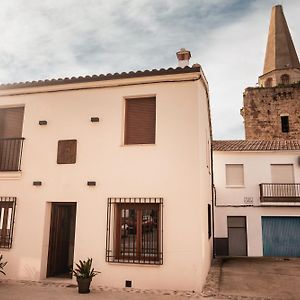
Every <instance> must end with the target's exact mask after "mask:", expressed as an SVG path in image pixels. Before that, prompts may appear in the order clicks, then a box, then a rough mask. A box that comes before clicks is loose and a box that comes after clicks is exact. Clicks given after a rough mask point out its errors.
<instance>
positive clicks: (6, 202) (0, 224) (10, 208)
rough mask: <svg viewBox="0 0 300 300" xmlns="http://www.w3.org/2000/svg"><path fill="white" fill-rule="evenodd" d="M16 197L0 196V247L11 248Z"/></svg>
mask: <svg viewBox="0 0 300 300" xmlns="http://www.w3.org/2000/svg"><path fill="white" fill-rule="evenodd" d="M15 208H16V198H15V197H0V248H11V246H12V239H13V226H14V219H15Z"/></svg>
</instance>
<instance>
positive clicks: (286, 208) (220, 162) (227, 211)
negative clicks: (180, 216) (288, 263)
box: [213, 151, 300, 256]
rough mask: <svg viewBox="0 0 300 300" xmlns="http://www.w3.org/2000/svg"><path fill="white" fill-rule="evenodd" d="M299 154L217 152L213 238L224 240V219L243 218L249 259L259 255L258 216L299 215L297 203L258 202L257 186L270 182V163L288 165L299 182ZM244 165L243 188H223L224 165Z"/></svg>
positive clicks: (260, 250) (286, 152)
mask: <svg viewBox="0 0 300 300" xmlns="http://www.w3.org/2000/svg"><path fill="white" fill-rule="evenodd" d="M299 156H300V152H299V151H273V152H270V151H261V152H239V153H238V152H218V151H215V152H214V154H213V157H214V176H215V177H214V184H215V187H216V199H215V203H216V208H215V237H217V238H222V237H228V232H227V216H246V223H247V224H246V227H247V239H248V242H247V247H248V255H249V256H262V255H263V245H262V225H261V217H262V216H300V205H299V202H289V203H282V202H277V203H268V204H266V203H261V201H260V191H259V184H260V183H272V178H271V164H292V165H293V169H294V181H295V183H299V182H300V166H299V164H298V157H299ZM226 164H243V165H244V185H243V186H226V175H225V165H226Z"/></svg>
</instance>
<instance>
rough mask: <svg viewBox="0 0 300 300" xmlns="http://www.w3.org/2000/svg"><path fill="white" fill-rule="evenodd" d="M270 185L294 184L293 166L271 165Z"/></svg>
mask: <svg viewBox="0 0 300 300" xmlns="http://www.w3.org/2000/svg"><path fill="white" fill-rule="evenodd" d="M271 176H272V183H294V182H295V179H294V166H293V165H292V164H286V165H283V164H276V165H275V164H274V165H271Z"/></svg>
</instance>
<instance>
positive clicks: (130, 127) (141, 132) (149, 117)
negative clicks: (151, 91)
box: [124, 97, 156, 145]
mask: <svg viewBox="0 0 300 300" xmlns="http://www.w3.org/2000/svg"><path fill="white" fill-rule="evenodd" d="M155 125H156V98H155V97H146V98H133V99H131V98H130V99H126V100H125V132H124V144H125V145H132V144H155V130H156V126H155Z"/></svg>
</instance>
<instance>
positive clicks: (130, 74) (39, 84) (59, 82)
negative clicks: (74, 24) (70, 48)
mask: <svg viewBox="0 0 300 300" xmlns="http://www.w3.org/2000/svg"><path fill="white" fill-rule="evenodd" d="M200 71H201V66H200V65H199V64H194V65H193V66H192V67H189V66H186V67H184V68H180V67H177V68H168V69H159V70H158V69H153V70H144V71H136V72H133V71H131V72H127V73H126V72H122V73H114V74H111V73H108V74H100V75H92V76H79V77H71V78H69V77H66V78H59V79H46V80H38V81H26V82H16V83H8V84H0V90H9V89H19V88H29V87H43V86H51V85H62V84H72V83H73V84H74V83H84V82H93V81H105V80H116V79H128V78H139V77H149V76H160V75H175V74H183V73H194V72H200Z"/></svg>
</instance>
